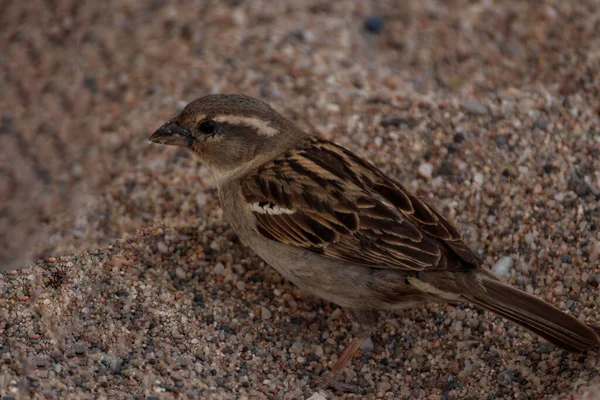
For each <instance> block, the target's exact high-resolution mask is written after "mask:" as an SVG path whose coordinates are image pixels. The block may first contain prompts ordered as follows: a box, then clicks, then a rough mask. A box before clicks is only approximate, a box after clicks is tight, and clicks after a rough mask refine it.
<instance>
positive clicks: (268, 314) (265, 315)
mask: <svg viewBox="0 0 600 400" xmlns="http://www.w3.org/2000/svg"><path fill="white" fill-rule="evenodd" d="M271 315H273V314H271V311H269V309H267V308H266V307H261V308H260V317H261V318H262V319H263V321H266V320H268V319H269V318H271Z"/></svg>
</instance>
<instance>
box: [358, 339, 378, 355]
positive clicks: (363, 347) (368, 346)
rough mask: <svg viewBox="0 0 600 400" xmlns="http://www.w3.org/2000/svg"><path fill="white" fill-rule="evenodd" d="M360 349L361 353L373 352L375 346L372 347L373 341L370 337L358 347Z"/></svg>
mask: <svg viewBox="0 0 600 400" xmlns="http://www.w3.org/2000/svg"><path fill="white" fill-rule="evenodd" d="M360 349H361V350H362V351H366V352H367V353H372V352H373V350H375V346H374V345H373V339H371V338H370V337H369V338H368V339H367V340H365V341H364V342H363V344H361V345H360Z"/></svg>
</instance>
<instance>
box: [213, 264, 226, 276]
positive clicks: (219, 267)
mask: <svg viewBox="0 0 600 400" xmlns="http://www.w3.org/2000/svg"><path fill="white" fill-rule="evenodd" d="M214 271H215V274H217V275H225V265H223V263H220V262H219V263H216V264H215V269H214Z"/></svg>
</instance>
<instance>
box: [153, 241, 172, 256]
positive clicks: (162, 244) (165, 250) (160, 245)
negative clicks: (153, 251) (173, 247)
mask: <svg viewBox="0 0 600 400" xmlns="http://www.w3.org/2000/svg"><path fill="white" fill-rule="evenodd" d="M156 247H157V248H158V251H159V252H161V253H163V254H166V253H168V252H169V247H167V245H166V244H165V242H163V241H160V242H158V243H157V244H156Z"/></svg>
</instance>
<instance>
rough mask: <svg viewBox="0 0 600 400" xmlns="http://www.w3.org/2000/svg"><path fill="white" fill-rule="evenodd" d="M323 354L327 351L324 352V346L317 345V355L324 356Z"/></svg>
mask: <svg viewBox="0 0 600 400" xmlns="http://www.w3.org/2000/svg"><path fill="white" fill-rule="evenodd" d="M323 354H325V353H324V352H323V347H321V346H319V345H317V346H315V356H317V357H322V356H323Z"/></svg>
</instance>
